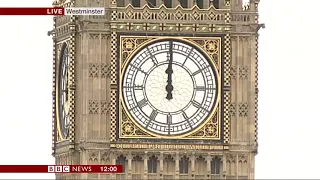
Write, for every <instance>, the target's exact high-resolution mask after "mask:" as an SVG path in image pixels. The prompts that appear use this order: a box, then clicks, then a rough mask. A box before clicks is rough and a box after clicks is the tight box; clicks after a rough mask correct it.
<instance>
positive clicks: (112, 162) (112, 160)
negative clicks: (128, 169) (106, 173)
mask: <svg viewBox="0 0 320 180" xmlns="http://www.w3.org/2000/svg"><path fill="white" fill-rule="evenodd" d="M116 158H117V156H116V154H114V153H112V155H111V164H116ZM111 179H116V174H111Z"/></svg>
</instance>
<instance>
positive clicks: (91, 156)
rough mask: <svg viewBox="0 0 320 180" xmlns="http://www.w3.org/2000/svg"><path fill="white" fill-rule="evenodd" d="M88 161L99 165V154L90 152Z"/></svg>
mask: <svg viewBox="0 0 320 180" xmlns="http://www.w3.org/2000/svg"><path fill="white" fill-rule="evenodd" d="M88 161H89V163H92V164H97V163H98V152H90V153H89V159H88Z"/></svg>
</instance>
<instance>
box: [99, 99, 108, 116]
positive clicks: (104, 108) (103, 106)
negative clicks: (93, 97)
mask: <svg viewBox="0 0 320 180" xmlns="http://www.w3.org/2000/svg"><path fill="white" fill-rule="evenodd" d="M100 105H101V114H105V115H106V114H107V113H109V112H110V107H111V106H110V105H111V104H110V102H109V103H108V102H107V101H101V102H100Z"/></svg>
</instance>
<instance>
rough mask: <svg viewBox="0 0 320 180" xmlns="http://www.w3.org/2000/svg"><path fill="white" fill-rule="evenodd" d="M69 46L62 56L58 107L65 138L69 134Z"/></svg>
mask: <svg viewBox="0 0 320 180" xmlns="http://www.w3.org/2000/svg"><path fill="white" fill-rule="evenodd" d="M68 56H69V54H68V48H67V46H64V48H63V49H62V56H61V58H60V68H59V79H58V82H59V84H58V88H59V89H58V93H59V94H58V107H59V111H58V112H59V124H60V129H61V133H62V135H63V137H64V138H67V137H68V135H69V123H70V121H69V103H68V102H69V101H68V68H69V58H68Z"/></svg>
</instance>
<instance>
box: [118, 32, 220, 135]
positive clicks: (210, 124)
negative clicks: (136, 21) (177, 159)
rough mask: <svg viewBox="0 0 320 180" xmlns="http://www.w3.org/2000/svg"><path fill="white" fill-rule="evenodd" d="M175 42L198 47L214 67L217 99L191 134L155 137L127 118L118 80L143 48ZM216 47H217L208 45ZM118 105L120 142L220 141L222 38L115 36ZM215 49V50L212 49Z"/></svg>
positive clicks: (129, 117) (120, 83)
mask: <svg viewBox="0 0 320 180" xmlns="http://www.w3.org/2000/svg"><path fill="white" fill-rule="evenodd" d="M168 38H170V39H178V40H180V41H185V42H187V43H189V44H192V45H193V46H196V47H198V49H199V50H200V51H202V53H203V54H204V55H205V56H207V58H208V60H209V61H210V63H211V64H212V65H213V67H214V71H216V74H217V80H218V81H217V87H218V92H217V100H216V104H215V105H214V108H213V111H212V112H211V114H210V115H209V116H208V119H207V120H206V121H205V122H204V123H203V124H202V125H200V126H199V127H197V128H196V129H194V130H193V131H191V132H189V133H187V134H184V135H181V136H172V137H167V136H159V135H157V134H154V133H152V132H149V131H148V130H146V129H144V128H142V127H141V126H140V125H139V124H138V123H136V122H135V120H134V119H133V118H132V117H131V115H130V113H129V112H128V110H127V108H126V106H125V105H124V104H123V99H122V78H123V72H124V69H125V67H126V66H127V64H128V62H129V61H130V59H131V58H132V56H133V55H134V54H135V52H138V51H139V50H140V49H141V48H142V47H143V46H144V45H146V44H149V43H152V42H153V41H157V40H159V39H161V40H162V39H163V40H164V39H168ZM213 44H218V46H212V45H213ZM119 45H120V49H119V62H118V63H119V65H118V67H119V75H120V76H119V103H118V113H119V115H118V118H119V119H118V128H117V132H118V138H120V139H121V138H123V139H128V138H129V139H130V138H132V139H137V138H143V139H159V138H162V139H177V138H179V139H210V140H221V136H222V134H221V127H222V126H221V123H222V121H221V108H222V107H221V105H222V102H221V77H222V38H221V37H187V36H185V37H182V36H180V37H170V36H167V37H164V36H129V35H120V36H119ZM214 47H218V48H214Z"/></svg>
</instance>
